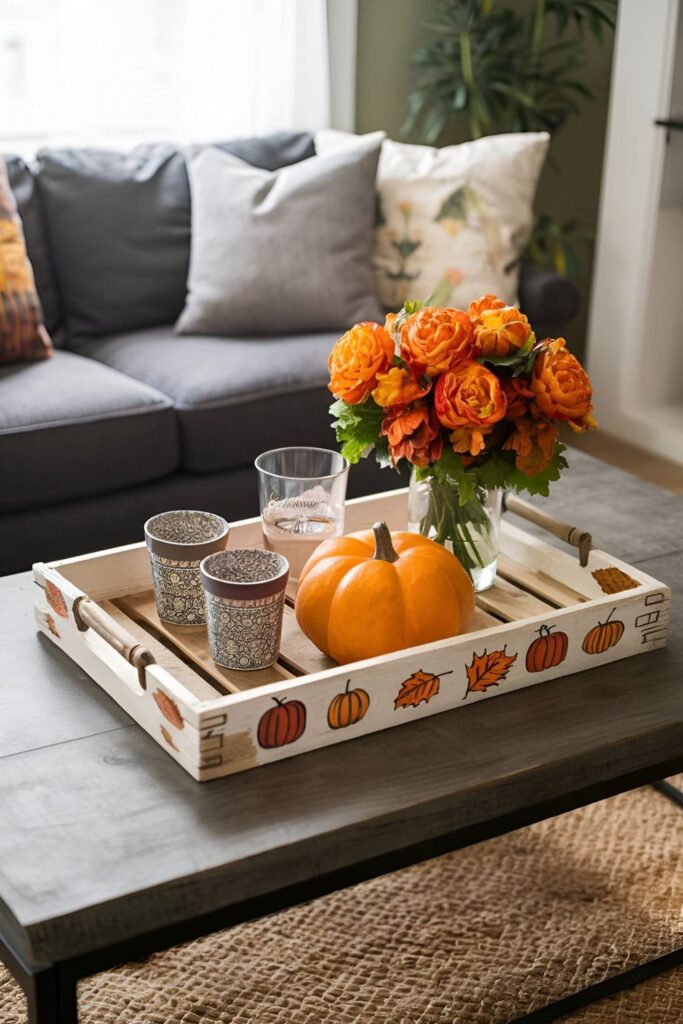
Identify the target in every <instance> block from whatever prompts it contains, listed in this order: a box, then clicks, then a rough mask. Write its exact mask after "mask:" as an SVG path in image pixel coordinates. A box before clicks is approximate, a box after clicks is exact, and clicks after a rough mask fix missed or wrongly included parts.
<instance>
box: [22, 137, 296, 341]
mask: <svg viewBox="0 0 683 1024" xmlns="http://www.w3.org/2000/svg"><path fill="white" fill-rule="evenodd" d="M218 145H219V148H220V149H222V150H225V151H226V152H234V153H235V154H237V155H238V156H239V157H241V158H242V159H244V160H247V161H249V162H254V163H255V164H256V165H257V166H264V167H266V168H268V169H272V168H277V167H281V166H284V165H286V164H288V163H291V162H293V161H296V160H303V159H306V158H307V157H309V156H311V154H312V153H313V142H312V138H311V136H310V134H308V133H305V132H279V133H277V134H275V135H271V136H267V137H264V138H254V139H236V140H233V141H229V142H221V143H219V144H218ZM37 159H38V168H37V175H36V179H37V182H38V188H39V190H40V196H41V199H42V204H43V211H44V217H45V223H46V227H47V232H48V237H49V241H50V250H51V253H52V257H53V262H54V268H55V273H56V276H57V282H58V285H59V291H60V297H61V302H62V308H63V311H64V316H65V320H66V326H67V330H68V333H69V335H71V336H78V335H98V334H109V333H114V332H120V331H129V330H135V329H142V328H145V327H153V326H155V325H159V324H170V323H174V322H175V320H176V319H177V318H178V315H179V313H180V311H181V310H182V308H183V303H184V301H185V289H186V284H187V273H188V264H189V257H190V226H191V214H190V189H189V182H188V177H187V165H186V160H185V156H184V153H183V152H181V151H180V150H179V149H178V148H177V147H175V146H171V145H165V144H159V145H145V146H138V147H137V148H136V149H134V150H132V152H130V153H119V152H114V151H110V150H101V149H59V150H47V149H44V150H41V151H40V152H39V153H38V158H37Z"/></svg>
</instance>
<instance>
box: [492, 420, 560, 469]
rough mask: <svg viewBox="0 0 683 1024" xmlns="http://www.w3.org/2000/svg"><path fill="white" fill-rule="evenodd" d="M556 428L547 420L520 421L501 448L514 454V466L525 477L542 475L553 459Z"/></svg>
mask: <svg viewBox="0 0 683 1024" xmlns="http://www.w3.org/2000/svg"><path fill="white" fill-rule="evenodd" d="M556 441H557V427H556V426H555V425H554V423H548V421H547V420H531V419H521V420H517V422H516V423H515V432H514V433H513V434H510V436H509V437H508V439H507V441H506V442H505V444H504V445H503V448H505V449H507V451H513V452H514V453H515V465H516V466H517V469H519V470H521V471H522V473H525V474H526V475H527V476H536V475H537V473H542V472H543V470H544V469H545V468H546V466H547V465H548V463H549V462H550V460H551V459H552V457H553V452H554V451H555V442H556Z"/></svg>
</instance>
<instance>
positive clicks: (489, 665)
mask: <svg viewBox="0 0 683 1024" xmlns="http://www.w3.org/2000/svg"><path fill="white" fill-rule="evenodd" d="M516 661H517V655H516V654H506V653H505V648H503V650H502V651H491V652H490V653H487V652H486V650H484V653H483V654H476V653H473V654H472V664H471V665H467V667H466V672H467V692H466V693H465V697H466V696H467V694H468V693H485V692H486V691H487V690H488V688H489V686H497V685H498V683H500V682H502V681H503V679H505V677H506V675H507V674H508V672H509V671H510V669H511V668H512V666H513V665H514V663H515V662H516ZM463 699H464V698H463Z"/></svg>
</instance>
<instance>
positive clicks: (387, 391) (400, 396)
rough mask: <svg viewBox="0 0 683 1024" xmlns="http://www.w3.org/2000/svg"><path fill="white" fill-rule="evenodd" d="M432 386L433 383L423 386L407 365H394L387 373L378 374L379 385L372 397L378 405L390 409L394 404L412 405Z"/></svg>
mask: <svg viewBox="0 0 683 1024" xmlns="http://www.w3.org/2000/svg"><path fill="white" fill-rule="evenodd" d="M430 387H431V384H427V387H426V388H425V387H422V386H421V385H420V384H419V382H418V381H416V380H415V378H414V377H413V375H412V373H411V372H410V370H406V369H405V367H403V366H392V367H390V369H388V370H387V371H386V373H378V374H377V387H376V388H375V390H374V391H373V392H372V397H373V398H374V400H375V401H376V402H377V405H381V406H383V407H384V408H385V409H388V408H390V407H391V406H394V405H410V403H411V402H414V401H415V399H416V398H422V397H423V396H424V395H426V394H427V392H428V391H429V389H430Z"/></svg>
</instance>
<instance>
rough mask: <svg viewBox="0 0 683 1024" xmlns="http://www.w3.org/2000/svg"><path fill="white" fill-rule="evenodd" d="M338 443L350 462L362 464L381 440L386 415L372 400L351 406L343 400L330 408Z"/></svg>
mask: <svg viewBox="0 0 683 1024" xmlns="http://www.w3.org/2000/svg"><path fill="white" fill-rule="evenodd" d="M330 415H331V416H332V417H333V419H334V422H333V423H332V426H333V427H334V430H335V433H336V435H337V441H339V443H340V444H341V446H342V448H341V453H342V455H344V456H345V457H346V458H347V459H348V460H349V462H351V463H356V462H360V460H361V459H362V458H364V456H366V455H369V454H370V452H371V451H372V449H373V447H374V446H375V445H376V444H377V442H378V441H379V440H380V430H381V428H382V420H383V418H384V413H383V411H382V409H381V408H380V407H379V406H378V405H376V403H375V402H373V401H372V399H370V398H369V399H367V401H365V402H361V403H360V404H359V405H349V404H348V403H347V402H343V401H342V400H341V399H337V401H336V402H333V404H332V405H331V406H330Z"/></svg>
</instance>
